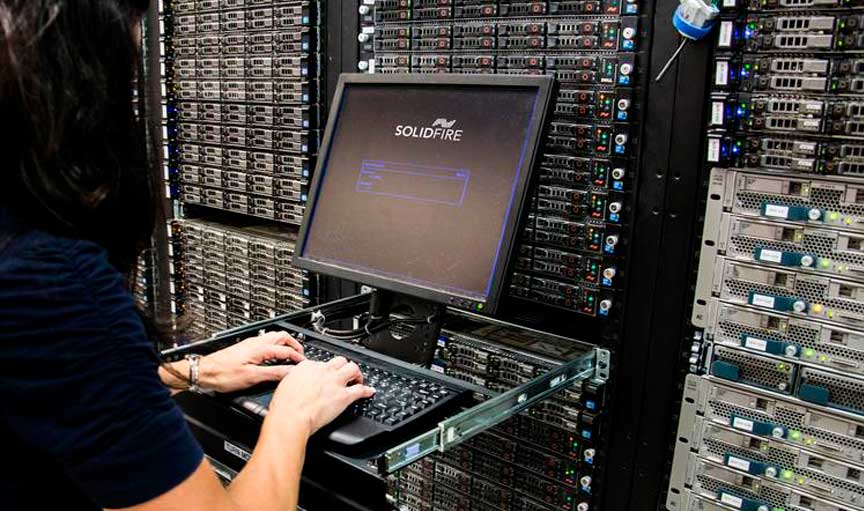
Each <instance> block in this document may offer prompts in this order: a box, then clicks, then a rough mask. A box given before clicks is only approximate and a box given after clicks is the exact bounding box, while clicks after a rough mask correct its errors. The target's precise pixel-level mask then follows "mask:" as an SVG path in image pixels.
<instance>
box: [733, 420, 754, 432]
mask: <svg viewBox="0 0 864 511" xmlns="http://www.w3.org/2000/svg"><path fill="white" fill-rule="evenodd" d="M732 427H733V428H735V429H742V430H744V431H753V421H751V420H747V419H742V418H741V417H735V418H734V419H732Z"/></svg>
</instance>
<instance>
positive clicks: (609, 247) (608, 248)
mask: <svg viewBox="0 0 864 511" xmlns="http://www.w3.org/2000/svg"><path fill="white" fill-rule="evenodd" d="M603 252H606V253H607V254H614V253H615V245H606V246H604V247H603Z"/></svg>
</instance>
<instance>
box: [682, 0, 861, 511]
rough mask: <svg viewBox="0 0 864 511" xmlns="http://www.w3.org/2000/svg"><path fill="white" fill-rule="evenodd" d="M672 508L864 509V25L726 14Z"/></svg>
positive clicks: (822, 9)
mask: <svg viewBox="0 0 864 511" xmlns="http://www.w3.org/2000/svg"><path fill="white" fill-rule="evenodd" d="M720 8H721V22H720V26H719V30H718V34H717V38H716V41H715V52H714V55H713V61H712V63H711V66H710V69H709V73H708V76H709V78H710V82H709V87H710V95H709V97H708V98H707V100H706V103H707V114H708V117H707V119H706V123H705V127H706V130H705V144H704V145H705V155H704V156H705V162H706V173H707V176H706V177H707V179H706V180H705V183H706V184H705V192H704V194H705V195H704V197H705V216H704V222H703V227H702V229H701V236H700V244H699V246H700V249H699V262H698V268H697V269H698V272H697V275H696V279H695V289H694V302H693V311H692V317H691V323H692V325H693V327H694V332H693V337H692V339H691V343H690V346H689V348H690V352H691V356H690V360H689V365H690V372H691V373H692V374H690V375H688V376H687V377H686V380H685V384H684V391H683V399H682V403H681V410H680V421H679V426H678V431H677V435H676V440H675V442H674V445H675V455H674V463H673V466H672V472H671V480H670V487H669V494H668V496H667V501H666V506H667V508H668V509H675V510H679V509H680V510H687V509H700V510H701V509H706V510H707V509H760V510H761V509H778V508H782V509H808V510H813V509H818V510H852V509H862V506H864V486H862V484H861V476H860V474H861V471H862V469H864V466H862V458H861V456H860V453H859V451H860V448H861V445H862V444H861V442H862V440H861V433H862V431H864V407H862V406H861V404H860V403H861V400H862V396H864V393H862V392H864V380H862V374H861V369H860V365H861V362H862V360H864V358H862V352H861V344H860V341H861V339H864V334H862V330H861V329H862V320H864V316H862V303H864V302H862V295H861V289H864V281H862V276H861V272H860V267H861V264H862V261H864V259H862V253H861V250H860V249H861V244H860V240H861V239H862V233H861V222H860V215H861V214H862V207H864V206H862V204H864V202H862V200H864V193H861V191H862V190H864V181H862V164H864V137H862V135H864V132H862V112H861V107H862V105H864V103H862V100H864V96H862V92H864V88H862V87H864V81H862V71H864V67H862V66H864V60H862V57H864V34H862V32H861V28H860V27H861V22H862V21H864V18H862V16H864V10H862V5H861V4H860V3H858V2H833V1H828V2H784V1H780V2H735V1H730V2H724V3H723V4H722V5H721V6H720Z"/></svg>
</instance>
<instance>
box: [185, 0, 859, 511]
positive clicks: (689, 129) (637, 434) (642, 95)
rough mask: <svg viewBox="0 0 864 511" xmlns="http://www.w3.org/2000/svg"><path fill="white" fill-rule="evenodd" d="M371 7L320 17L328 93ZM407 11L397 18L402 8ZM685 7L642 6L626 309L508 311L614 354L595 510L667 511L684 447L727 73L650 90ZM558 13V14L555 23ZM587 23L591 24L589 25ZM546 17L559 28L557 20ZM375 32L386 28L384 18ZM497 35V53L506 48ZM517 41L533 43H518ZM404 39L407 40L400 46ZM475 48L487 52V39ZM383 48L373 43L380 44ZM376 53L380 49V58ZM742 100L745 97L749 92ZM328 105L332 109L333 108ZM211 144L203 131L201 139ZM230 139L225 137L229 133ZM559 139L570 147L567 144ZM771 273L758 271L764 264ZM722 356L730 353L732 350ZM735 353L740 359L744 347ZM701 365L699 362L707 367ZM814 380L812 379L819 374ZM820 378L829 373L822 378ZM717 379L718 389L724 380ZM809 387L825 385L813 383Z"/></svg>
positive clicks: (350, 58) (696, 69)
mask: <svg viewBox="0 0 864 511" xmlns="http://www.w3.org/2000/svg"><path fill="white" fill-rule="evenodd" d="M535 3H536V4H543V5H545V6H546V7H545V8H546V9H547V10H548V9H549V6H550V5H552V3H553V2H524V5H529V6H530V4H535ZM564 3H565V4H569V2H564ZM491 4H494V5H496V6H497V9H498V13H501V12H502V11H501V10H500V7H501V5H502V4H503V5H505V6H508V9H509V6H510V5H511V4H513V5H515V4H516V2H478V3H476V4H469V3H467V2H463V3H462V4H460V5H459V6H458V7H472V5H473V7H472V8H473V9H474V10H475V12H479V14H480V15H481V16H482V15H483V14H484V13H483V12H482V9H481V7H477V6H478V5H486V6H487V7H488V6H489V5H491ZM574 4H575V2H574ZM367 5H368V4H367ZM361 6H362V5H361V4H359V3H355V2H343V1H336V0H328V1H326V2H322V3H321V6H320V7H321V8H322V10H321V12H326V13H327V19H326V29H324V28H323V26H322V31H321V33H322V39H326V40H327V42H328V46H327V51H326V57H322V58H320V59H319V60H318V61H317V62H318V63H319V64H321V63H325V62H326V64H327V65H326V66H325V68H324V69H323V70H320V71H319V72H320V73H321V75H320V76H321V77H326V80H322V81H320V82H319V85H322V87H323V88H324V89H325V90H326V89H327V87H326V84H331V85H332V84H333V83H335V77H336V76H338V73H339V72H340V71H354V70H357V67H356V66H357V62H358V61H362V60H367V61H368V57H366V55H368V53H362V54H361V53H360V52H361V51H362V50H363V48H362V46H363V45H364V44H365V43H367V42H368V41H369V39H367V40H366V41H363V42H361V41H358V39H357V35H359V34H361V32H362V27H361V25H362V23H361V21H362V19H361V18H362V15H360V14H359V12H358V8H359V7H361ZM396 6H397V11H398V7H399V5H398V4H396ZM676 6H677V2H674V1H667V0H661V1H658V2H653V3H648V4H646V5H640V11H641V13H640V14H639V17H640V19H639V22H638V24H637V30H638V36H637V41H638V45H639V46H638V48H639V50H638V54H637V55H636V61H635V62H636V66H637V71H636V74H635V76H636V77H637V80H638V81H639V84H640V86H639V87H637V88H636V90H635V91H634V92H636V95H635V96H634V98H633V104H634V105H635V107H634V108H635V109H636V110H634V112H637V113H638V117H636V118H637V119H638V120H639V123H638V125H637V126H636V127H634V128H633V130H632V131H630V132H629V133H628V136H629V137H630V140H631V141H636V142H637V143H638V148H637V150H635V151H634V152H633V153H631V154H632V155H633V157H634V158H635V159H634V160H633V162H632V163H633V167H632V170H631V172H630V176H631V177H632V179H633V181H632V185H633V187H632V188H631V189H630V190H631V191H632V193H633V195H632V196H631V197H633V198H634V199H633V200H632V202H630V203H628V202H627V201H624V203H623V207H624V213H625V215H624V217H623V218H624V219H625V224H626V227H625V230H626V234H625V236H623V238H624V239H623V242H622V243H623V244H624V245H625V246H626V247H627V250H626V251H625V252H626V253H625V256H624V257H623V263H622V266H621V267H620V270H621V271H620V272H618V271H617V270H618V269H619V267H617V266H616V273H617V275H616V277H623V279H619V280H618V282H619V283H620V284H619V285H620V288H619V289H618V290H617V291H616V292H617V293H618V294H619V296H620V297H623V298H622V299H620V300H619V301H617V302H615V303H618V304H619V305H614V304H613V308H612V313H610V317H609V318H608V319H605V320H599V321H595V319H594V318H590V317H588V316H585V315H582V314H578V313H572V314H568V315H567V316H565V317H566V318H567V321H564V322H562V321H560V317H561V315H560V314H561V312H560V309H558V308H556V306H554V305H553V306H551V307H550V306H549V305H548V304H532V303H529V302H526V301H521V300H517V301H514V303H515V304H517V305H514V306H512V307H510V308H509V310H507V312H506V314H507V315H508V317H509V318H511V319H512V320H515V321H518V322H521V323H525V324H530V325H534V326H537V327H539V328H541V329H543V330H549V331H557V332H558V333H562V334H564V335H570V336H578V337H579V338H581V339H583V340H590V341H593V342H598V343H602V344H605V345H607V346H610V347H613V348H614V349H615V357H614V363H615V372H614V377H613V379H612V380H610V383H611V385H610V386H609V388H607V389H606V392H605V395H606V397H607V399H606V400H605V406H604V409H605V414H606V419H611V420H608V422H604V421H603V419H601V421H600V423H602V424H606V425H607V427H606V428H601V429H600V432H599V434H598V436H597V442H598V447H597V452H596V456H597V458H596V459H595V458H592V461H594V462H595V465H594V467H595V471H598V470H599V471H600V472H602V475H600V476H599V477H598V480H597V481H594V484H593V488H594V489H595V492H594V497H593V502H594V503H593V507H594V508H595V509H653V508H656V507H658V506H659V507H663V506H665V495H664V492H663V489H664V488H665V486H666V483H664V478H665V477H666V475H667V474H666V471H664V470H663V467H664V463H666V462H668V461H671V453H670V452H668V451H667V448H668V446H669V445H670V444H671V445H673V446H674V444H675V441H676V437H675V435H674V428H673V421H674V418H675V414H676V412H677V408H678V407H677V405H676V404H675V402H676V401H680V400H681V399H680V392H679V391H678V390H676V389H677V388H678V387H679V386H680V385H681V378H680V377H679V375H678V374H677V372H676V371H675V370H672V369H673V367H674V361H677V360H681V361H683V364H681V365H682V366H684V368H685V369H686V368H687V367H686V366H687V365H688V362H689V361H688V358H689V357H690V355H691V342H690V341H691V339H690V336H689V334H688V335H687V340H686V342H684V343H682V342H681V341H682V339H683V338H685V335H684V334H685V332H690V325H689V323H687V322H684V321H682V320H681V318H684V317H685V316H686V315H688V314H689V312H690V311H689V310H688V309H689V306H688V305H687V304H686V302H687V301H688V297H689V296H692V295H691V293H692V290H691V289H690V288H691V285H692V284H693V282H694V280H691V277H690V270H691V269H692V270H694V271H695V270H696V268H697V266H698V261H696V260H694V258H693V257H692V250H693V247H694V246H699V242H698V239H699V238H700V236H701V233H702V225H703V219H702V218H700V215H701V214H702V210H703V205H701V204H700V201H699V200H698V198H699V197H708V195H707V192H706V191H705V189H704V185H705V184H706V183H707V182H708V178H709V175H708V173H709V172H710V170H711V167H710V166H709V167H703V166H702V164H701V163H702V162H703V159H704V156H703V155H704V154H707V152H708V151H709V149H710V147H709V144H708V141H707V140H706V138H707V137H704V136H703V135H702V133H704V128H705V127H706V126H708V124H709V122H710V112H711V110H710V108H709V105H710V103H709V99H708V94H707V93H706V91H708V90H709V89H710V87H709V83H708V82H709V81H712V80H713V76H712V72H713V70H714V69H716V66H715V65H714V62H713V61H712V60H711V58H712V51H711V48H710V46H711V45H713V44H715V43H711V44H709V45H708V46H693V45H691V46H690V47H689V48H688V49H687V50H686V51H685V52H684V53H683V54H682V56H681V58H680V59H679V61H678V63H677V64H676V65H675V66H673V68H672V70H671V72H670V73H669V74H668V75H667V76H666V78H665V79H664V81H663V82H662V83H660V84H656V85H655V84H653V83H651V82H649V80H648V79H647V78H648V77H650V76H653V74H655V73H656V72H657V71H658V70H659V68H660V67H661V66H662V64H663V63H664V61H665V58H666V57H667V56H668V55H670V54H671V53H672V51H673V50H674V47H675V46H676V45H677V43H678V39H677V36H676V35H675V33H674V32H673V31H672V30H671V26H670V25H671V24H670V22H669V18H670V17H671V13H672V11H673V10H674V8H675V7H676ZM442 7H450V8H451V9H452V8H455V7H457V6H456V5H450V6H448V5H447V4H446V3H445V4H441V5H438V8H442ZM523 7H524V6H523ZM816 7H817V6H814V8H816ZM838 7H841V8H842V9H845V12H856V11H855V10H854V9H852V7H853V6H851V5H845V4H844V5H843V6H838ZM403 8H404V7H403ZM412 8H413V7H412ZM418 8H420V9H424V8H428V6H425V5H424V6H421V5H420V4H418ZM826 8H827V7H826ZM541 9H542V8H541ZM736 9H739V8H738V7H736ZM373 12H374V11H373ZM426 12H428V13H431V14H429V15H430V16H434V12H433V11H425V12H424V16H425V15H426ZM451 12H453V11H451ZM462 12H465V11H464V10H463V11H462ZM741 12H742V11H736V14H734V15H730V13H729V11H727V12H726V13H724V16H725V18H724V19H726V20H729V19H730V18H736V17H739V14H740V13H741ZM367 14H368V13H367ZM547 14H549V16H552V14H555V13H548V12H547ZM822 14H824V11H823V12H822ZM445 17H446V16H445ZM579 17H580V19H581V15H580V16H579ZM499 18H500V16H499ZM494 19H498V18H494ZM532 19H534V18H533V17H530V16H529V17H528V19H525V20H524V21H526V22H528V24H530V22H531V21H532ZM546 19H547V21H548V19H549V18H546ZM481 21H482V20H481ZM595 21H599V20H595ZM424 23H427V24H431V23H432V22H424ZM371 24H373V25H374V24H375V21H374V19H373V20H372V22H371ZM406 24H410V23H409V22H406ZM421 24H422V23H421ZM478 24H482V22H481V23H478ZM367 25H368V23H367ZM734 28H735V26H734V25H733V29H734ZM547 30H548V28H547ZM733 31H734V30H733ZM547 35H548V34H547ZM553 35H554V34H553ZM819 35H825V34H819ZM462 36H466V37H467V36H468V35H467V34H462ZM462 36H460V37H462ZM504 36H505V37H506V39H505V40H504V42H505V44H506V45H510V44H511V43H513V44H516V43H517V42H519V43H520V44H521V43H524V44H528V45H530V44H532V43H531V42H530V41H531V37H533V36H531V35H530V34H527V35H523V36H516V35H512V34H509V35H508V34H504ZM453 37H454V36H452V35H451V36H450V41H451V42H450V44H451V45H452V44H453V41H454V40H455V39H453ZM497 37H498V36H496V42H495V44H498V42H499V41H498V39H497ZM516 37H521V38H522V39H515V38H516ZM395 39H397V40H398V39H399V37H396V38H395ZM409 39H411V40H412V43H410V44H413V38H410V37H409ZM426 39H436V37H435V36H434V35H433V36H432V37H425V36H419V37H418V38H417V40H418V41H423V42H422V43H420V44H421V45H425V44H432V45H433V46H434V45H435V44H438V43H431V42H428V41H426ZM820 39H822V40H824V39H825V38H824V37H823V38H820ZM474 42H477V44H481V45H482V44H484V43H482V40H481V39H476V40H474ZM372 44H373V45H374V42H373V43H372ZM490 44H491V43H490ZM555 44H557V40H556V43H555ZM547 46H548V41H547ZM413 49H414V48H411V49H410V50H409V49H403V50H398V49H397V52H398V51H403V52H406V53H410V52H411V51H413ZM441 49H442V50H445V49H446V50H448V51H451V50H453V48H441ZM505 49H506V48H505ZM835 50H837V48H836V47H835V48H832V49H831V52H830V54H831V55H832V56H840V55H841V54H842V52H839V53H838V52H836V51H835ZM381 51H387V52H390V53H393V52H394V51H393V49H392V48H382V49H381ZM580 51H581V50H580ZM735 51H738V50H735ZM759 51H762V50H761V49H760V50H759ZM819 51H820V52H821V51H823V50H819ZM374 52H375V49H374V47H373V49H372V53H373V54H374ZM423 52H425V50H423ZM514 52H515V50H514ZM518 52H522V50H518ZM379 53H380V51H379ZM463 53H468V50H463ZM525 53H527V51H526V52H525ZM724 53H725V54H726V55H730V54H731V52H730V51H725V50H721V51H720V53H718V55H722V54H724ZM655 57H656V58H655ZM355 58H356V59H357V60H355ZM451 62H452V61H451ZM480 63H481V64H482V62H480ZM376 65H377V64H376ZM451 65H452V63H451ZM403 67H404V66H403ZM409 68H410V64H409ZM463 68H464V63H463ZM478 69H479V68H478ZM850 83H851V82H850ZM718 91H719V89H718ZM726 92H730V91H726ZM731 92H734V93H736V94H737V92H739V91H731ZM743 92H745V93H750V91H743ZM321 97H322V98H323V97H326V94H321ZM323 103H324V104H326V101H324V102H323ZM573 108H574V109H571V110H567V109H566V108H565V110H564V111H561V114H569V113H573V112H575V113H576V114H577V116H578V115H581V114H580V113H579V110H576V108H577V107H573ZM573 124H576V125H578V124H580V123H573ZM574 129H578V128H574ZM580 133H581V132H580ZM748 133H749V132H748ZM206 134H207V133H206V132H205V133H204V134H203V135H202V134H201V133H200V132H199V135H201V136H204V135H206ZM222 135H223V136H224V133H223V134H222ZM556 136H559V137H564V138H567V136H568V135H567V134H558V135H556ZM169 138H170V137H169ZM721 141H722V140H721ZM634 147H635V146H634ZM744 172H747V170H746V169H745V171H744ZM568 175H570V174H568ZM193 192H194V189H193ZM625 193H626V190H625ZM535 218H536V217H535ZM528 255H529V256H530V257H532V258H533V257H534V252H533V251H530V253H529V254H528ZM733 262H737V261H733ZM761 264H762V263H761V262H760V263H757V266H759V265H761ZM532 267H533V260H532ZM531 273H533V272H531ZM529 274H530V273H529ZM540 278H545V277H540ZM580 278H581V275H580ZM553 280H554V279H553ZM532 282H533V281H532ZM323 284H325V285H323V286H321V287H320V290H321V292H322V295H324V296H325V297H327V298H333V297H338V296H347V295H348V294H351V293H353V291H355V290H356V287H355V286H354V285H353V284H351V283H344V282H339V281H335V280H332V279H326V280H325V282H323ZM582 284H584V282H582ZM517 287H518V286H517ZM529 289H530V288H529ZM781 315H782V314H781ZM583 316H585V317H583ZM586 318H587V319H586ZM720 351H721V353H722V349H721V350H720ZM732 351H733V352H734V351H735V350H734V348H733V349H732ZM738 351H741V350H738ZM700 353H701V352H700ZM733 354H734V353H733ZM727 358H728V357H727ZM768 358H770V357H768ZM700 362H701V361H699V360H697V364H696V365H699V363H700ZM445 370H446V369H445ZM805 374H807V375H810V372H807V373H805ZM813 374H815V375H817V376H818V375H819V373H818V372H815V373H813ZM705 379H706V380H711V378H705ZM712 381H713V382H716V379H714V380H712ZM797 381H798V380H796V383H795V384H797ZM808 381H816V380H814V379H812V378H811V379H810V380H808ZM716 383H717V385H721V384H723V382H716ZM688 384H689V381H688ZM817 386H818V385H817ZM793 387H794V384H793ZM752 392H753V393H754V394H756V393H757V392H756V391H752ZM823 394H824V393H823ZM685 402H686V401H685ZM811 408H812V407H811ZM688 413H689V412H688ZM835 415H836V414H835ZM841 415H842V414H841ZM601 417H602V416H601ZM604 429H605V430H604ZM576 431H578V430H576ZM445 465H446V462H445ZM451 467H452V465H451ZM457 468H458V467H457ZM598 473H599V472H598ZM427 475H428V473H427ZM481 479H482V477H481ZM602 480H605V481H607V486H608V484H609V483H608V482H612V483H614V488H615V491H605V492H599V493H598V490H601V488H602V484H601V483H600V481H602ZM445 487H446V485H445ZM457 490H458V489H457ZM418 491H419V490H418ZM433 491H434V490H433ZM443 493H446V494H447V495H448V496H450V497H453V498H456V499H457V500H456V501H458V497H459V495H458V491H457V495H455V496H454V495H452V494H450V493H447V490H444V491H443Z"/></svg>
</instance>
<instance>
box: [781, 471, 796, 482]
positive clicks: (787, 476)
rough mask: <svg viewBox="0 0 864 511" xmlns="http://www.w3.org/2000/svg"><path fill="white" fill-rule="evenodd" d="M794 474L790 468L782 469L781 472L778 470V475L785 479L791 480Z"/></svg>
mask: <svg viewBox="0 0 864 511" xmlns="http://www.w3.org/2000/svg"><path fill="white" fill-rule="evenodd" d="M794 475H795V474H793V473H792V471H791V470H784V471H783V472H780V477H782V478H783V479H785V480H787V481H789V480H791V479H792V477H793V476H794Z"/></svg>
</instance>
